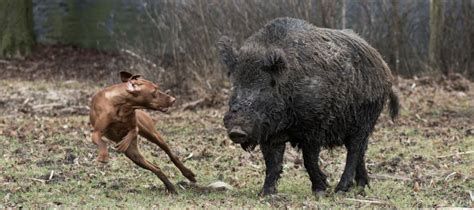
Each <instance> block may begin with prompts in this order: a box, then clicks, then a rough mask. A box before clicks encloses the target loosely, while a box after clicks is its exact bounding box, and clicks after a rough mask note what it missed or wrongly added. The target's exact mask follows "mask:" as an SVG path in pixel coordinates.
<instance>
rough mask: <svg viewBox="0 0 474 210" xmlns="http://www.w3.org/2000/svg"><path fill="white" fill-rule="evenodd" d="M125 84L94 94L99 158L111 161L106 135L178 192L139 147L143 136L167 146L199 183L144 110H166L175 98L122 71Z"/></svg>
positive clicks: (180, 166) (182, 168)
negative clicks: (139, 138)
mask: <svg viewBox="0 0 474 210" xmlns="http://www.w3.org/2000/svg"><path fill="white" fill-rule="evenodd" d="M120 78H121V80H122V82H123V83H120V84H115V85H112V86H109V87H106V88H105V89H103V90H101V91H99V92H98V93H96V94H95V95H94V96H93V97H92V103H91V113H90V121H91V124H92V127H93V129H94V131H93V133H92V141H93V142H94V143H95V144H96V145H97V146H98V147H99V155H98V157H97V160H98V161H100V162H103V163H106V162H108V159H109V154H108V152H107V142H105V141H104V140H102V136H105V137H107V138H108V139H110V140H112V141H114V142H116V143H118V144H117V146H116V148H117V150H118V151H120V152H124V153H125V155H126V156H127V157H128V158H130V159H131V160H132V161H133V162H134V163H136V164H137V165H139V166H140V167H142V168H144V169H148V170H150V171H152V172H153V173H155V174H156V175H157V176H158V177H159V178H160V179H161V181H163V183H164V184H165V186H166V189H168V191H169V192H171V193H176V189H175V188H174V185H173V184H172V183H171V182H170V181H169V180H168V178H167V177H166V175H165V174H164V173H163V172H162V171H161V169H160V168H158V166H155V165H153V164H152V163H150V162H148V161H147V160H145V158H144V157H143V155H142V154H140V151H139V149H138V145H137V136H138V135H140V136H143V137H145V138H146V139H148V141H151V142H153V143H155V144H156V145H158V146H159V147H160V148H161V149H163V150H164V151H165V152H166V154H168V156H169V157H170V159H171V161H172V162H173V163H174V164H175V165H176V166H177V167H178V169H179V170H180V171H181V173H182V174H183V175H184V176H185V177H186V178H188V179H189V180H190V181H192V182H196V179H195V178H194V177H195V175H194V173H193V172H192V171H191V170H189V169H188V168H186V167H185V166H184V165H183V163H181V161H179V160H178V158H177V157H176V156H175V155H174V154H173V153H172V152H171V150H170V148H169V147H168V145H167V144H166V143H165V142H164V140H163V138H162V137H161V135H160V134H159V133H158V132H157V131H156V130H155V123H154V122H153V120H152V119H151V118H150V116H148V114H146V113H145V112H143V111H140V110H136V109H152V110H160V111H166V109H167V108H168V107H170V106H171V105H173V103H174V101H175V98H173V97H172V96H170V95H168V94H166V93H163V92H161V91H160V90H159V87H158V86H157V85H156V84H153V83H152V82H150V81H147V80H144V79H141V78H140V75H132V74H130V73H128V72H120Z"/></svg>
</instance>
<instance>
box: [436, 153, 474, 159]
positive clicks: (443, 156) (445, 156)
mask: <svg viewBox="0 0 474 210" xmlns="http://www.w3.org/2000/svg"><path fill="white" fill-rule="evenodd" d="M473 153H474V151H467V152H457V153H455V154H450V155H442V156H438V157H437V158H447V157H453V156H458V155H468V154H473Z"/></svg>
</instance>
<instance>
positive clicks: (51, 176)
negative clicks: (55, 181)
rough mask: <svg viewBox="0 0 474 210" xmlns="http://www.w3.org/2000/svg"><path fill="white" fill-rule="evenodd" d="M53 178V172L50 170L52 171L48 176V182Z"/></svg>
mask: <svg viewBox="0 0 474 210" xmlns="http://www.w3.org/2000/svg"><path fill="white" fill-rule="evenodd" d="M53 176H54V170H52V171H51V174H49V179H48V181H49V180H51V179H52V178H53Z"/></svg>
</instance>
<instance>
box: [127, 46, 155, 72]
mask: <svg viewBox="0 0 474 210" xmlns="http://www.w3.org/2000/svg"><path fill="white" fill-rule="evenodd" d="M120 51H122V52H124V53H127V54H129V55H131V56H132V57H135V58H137V59H139V60H141V61H143V62H145V63H148V64H150V65H151V66H153V68H156V67H157V66H158V65H156V64H155V63H153V62H151V61H150V60H148V59H146V58H143V57H141V56H139V55H138V54H136V53H134V52H133V51H131V50H126V49H121V50H120Z"/></svg>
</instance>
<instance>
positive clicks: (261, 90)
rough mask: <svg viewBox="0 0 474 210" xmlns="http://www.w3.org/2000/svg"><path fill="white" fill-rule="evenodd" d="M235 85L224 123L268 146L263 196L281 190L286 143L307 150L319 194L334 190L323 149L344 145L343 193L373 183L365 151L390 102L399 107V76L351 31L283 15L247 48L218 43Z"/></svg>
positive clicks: (240, 136) (250, 144)
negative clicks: (396, 88)
mask: <svg viewBox="0 0 474 210" xmlns="http://www.w3.org/2000/svg"><path fill="white" fill-rule="evenodd" d="M218 48H219V51H220V57H221V60H222V61H223V62H224V63H225V64H226V66H227V67H228V70H229V75H230V79H231V81H232V84H233V89H232V94H231V98H230V100H229V110H228V112H227V113H226V114H225V117H224V124H225V127H226V128H227V130H228V135H229V137H230V139H231V140H232V141H234V142H235V143H239V144H241V146H242V147H243V148H244V149H245V150H252V149H253V148H255V146H256V145H260V148H261V151H262V153H263V156H264V159H265V165H266V177H265V183H264V185H263V189H262V191H261V194H262V195H267V194H272V193H275V192H276V182H277V180H278V179H279V178H280V173H281V171H282V160H283V153H284V151H285V144H286V142H290V143H291V145H292V146H295V147H298V148H300V149H301V150H302V152H303V159H304V166H305V168H306V170H307V171H308V174H309V177H310V179H311V182H312V190H313V192H315V193H318V192H323V191H325V190H326V188H327V186H328V184H327V182H326V175H325V174H324V173H323V172H322V171H321V170H320V168H319V165H318V158H319V152H320V150H321V148H332V147H335V146H341V145H344V146H345V147H346V149H347V160H346V165H345V168H344V173H343V174H342V177H341V180H340V182H339V184H338V185H337V187H336V191H347V190H348V189H349V187H350V186H351V185H352V181H353V180H354V179H355V181H356V183H357V185H359V186H362V187H364V186H366V185H368V183H369V180H368V175H367V170H366V167H365V162H364V155H365V152H366V149H367V141H368V137H369V135H370V134H371V132H372V130H373V129H374V125H375V123H376V121H377V118H378V117H379V115H380V113H381V111H382V109H383V107H384V104H385V103H386V102H387V101H388V102H389V103H388V104H389V109H390V115H391V117H392V118H395V117H396V116H397V114H398V110H399V102H398V97H397V95H396V94H395V93H394V91H393V90H392V75H391V73H390V69H389V68H388V67H387V64H386V63H385V62H384V60H383V59H382V57H381V56H380V54H379V53H378V52H377V51H376V50H375V49H374V48H372V47H371V46H370V45H369V44H367V42H365V41H364V40H363V39H362V38H360V37H359V36H357V35H356V34H354V33H352V32H349V31H340V30H331V29H325V28H318V27H316V26H313V25H311V24H310V23H307V22H305V21H303V20H298V19H292V18H278V19H275V20H273V21H271V22H270V23H268V24H267V25H265V26H264V27H263V28H262V29H261V30H259V31H258V32H256V33H255V34H253V35H252V36H251V37H249V38H248V39H247V40H246V41H245V42H244V43H243V44H242V46H241V47H240V48H236V47H235V46H234V44H233V41H232V39H230V38H228V37H225V36H224V37H222V38H221V39H220V40H219V42H218Z"/></svg>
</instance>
